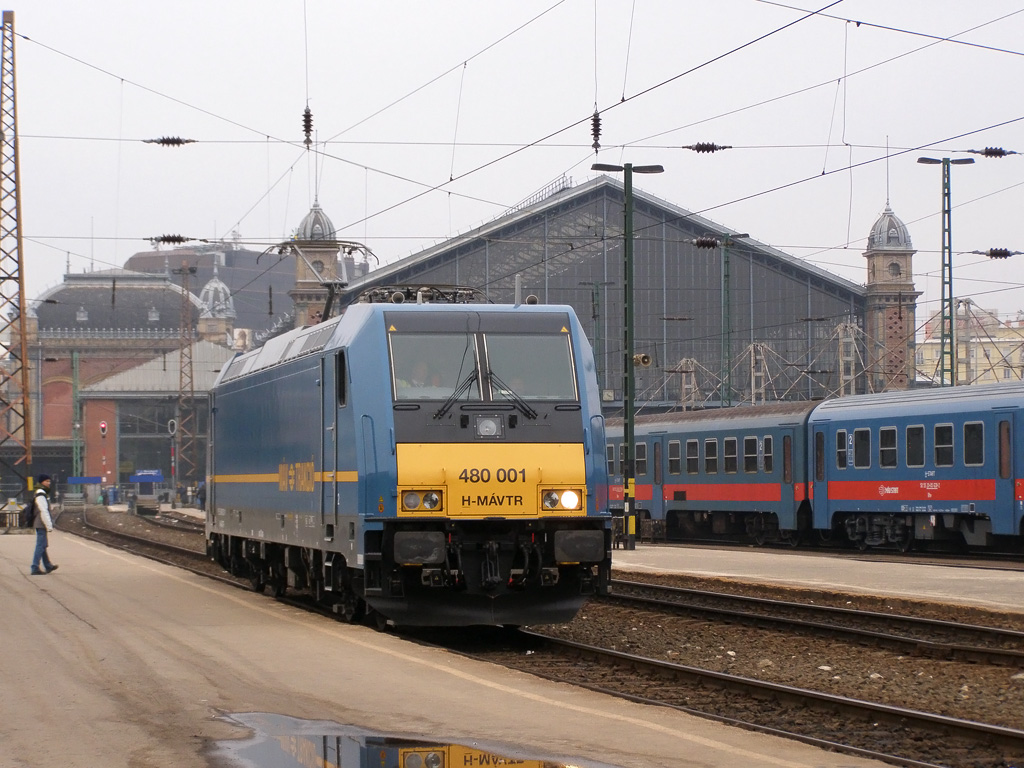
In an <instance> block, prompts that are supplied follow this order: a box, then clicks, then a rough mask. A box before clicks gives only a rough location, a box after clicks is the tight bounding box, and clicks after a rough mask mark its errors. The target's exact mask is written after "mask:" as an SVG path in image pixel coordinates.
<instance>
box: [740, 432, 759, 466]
mask: <svg viewBox="0 0 1024 768" xmlns="http://www.w3.org/2000/svg"><path fill="white" fill-rule="evenodd" d="M743 471H744V472H757V438H756V437H744V438H743Z"/></svg>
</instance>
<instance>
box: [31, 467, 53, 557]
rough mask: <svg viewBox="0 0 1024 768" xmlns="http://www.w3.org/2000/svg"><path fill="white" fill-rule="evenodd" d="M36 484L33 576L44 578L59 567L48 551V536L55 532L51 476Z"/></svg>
mask: <svg viewBox="0 0 1024 768" xmlns="http://www.w3.org/2000/svg"><path fill="white" fill-rule="evenodd" d="M36 482H37V483H38V485H39V487H38V488H36V491H35V495H34V496H33V499H32V501H33V503H34V504H35V507H36V519H35V522H34V523H33V527H34V528H35V529H36V550H35V553H34V554H33V555H32V575H33V576H42V575H43V574H45V573H53V572H54V571H56V570H57V566H56V565H55V564H54V563H51V562H50V555H49V553H48V552H47V551H46V550H47V547H49V545H50V540H49V538H48V534H49V533H51V532H52V531H53V519H52V518H51V517H50V499H49V493H50V476H49V475H40V476H39V478H38V479H37V480H36ZM40 566H42V568H40Z"/></svg>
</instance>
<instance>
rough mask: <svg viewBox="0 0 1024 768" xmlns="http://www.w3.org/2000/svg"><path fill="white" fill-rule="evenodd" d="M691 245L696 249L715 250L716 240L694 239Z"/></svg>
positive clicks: (706, 238) (709, 238) (711, 238)
mask: <svg viewBox="0 0 1024 768" xmlns="http://www.w3.org/2000/svg"><path fill="white" fill-rule="evenodd" d="M693 244H694V245H695V246H697V247H698V248H717V247H718V240H717V238H714V237H695V238H694V239H693Z"/></svg>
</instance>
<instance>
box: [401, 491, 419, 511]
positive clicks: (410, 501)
mask: <svg viewBox="0 0 1024 768" xmlns="http://www.w3.org/2000/svg"><path fill="white" fill-rule="evenodd" d="M419 505H420V495H419V494H418V493H415V492H413V491H409V492H408V493H406V494H405V495H404V496H403V497H402V506H404V507H405V508H406V509H417V508H418V507H419Z"/></svg>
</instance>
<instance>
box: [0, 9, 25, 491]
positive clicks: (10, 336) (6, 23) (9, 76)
mask: <svg viewBox="0 0 1024 768" xmlns="http://www.w3.org/2000/svg"><path fill="white" fill-rule="evenodd" d="M14 83H15V77H14V12H13V11H4V12H3V72H2V74H0V153H2V154H0V465H3V470H0V471H3V472H5V473H8V474H13V475H16V476H18V477H20V478H22V480H25V479H26V478H27V477H28V476H30V475H31V473H32V430H31V428H30V425H31V419H30V417H29V404H30V399H29V375H28V374H29V371H28V340H27V339H26V334H25V276H24V260H23V255H22V245H21V202H20V197H19V194H18V119H17V108H16V105H17V99H16V98H15V86H14Z"/></svg>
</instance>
